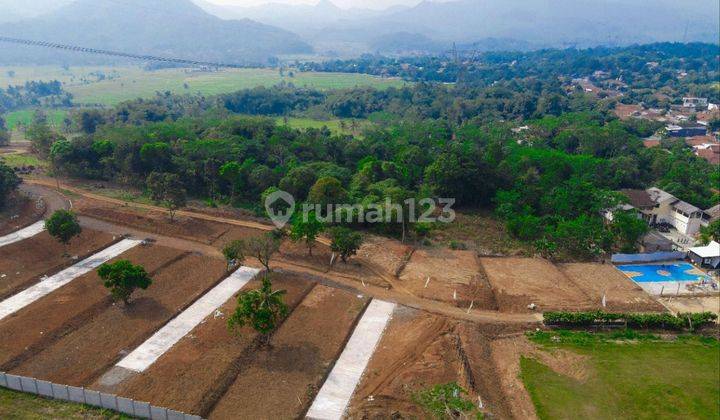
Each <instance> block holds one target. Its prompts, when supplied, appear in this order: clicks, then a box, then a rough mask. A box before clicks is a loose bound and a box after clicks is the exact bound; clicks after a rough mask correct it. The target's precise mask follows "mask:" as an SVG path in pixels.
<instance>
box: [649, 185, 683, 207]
mask: <svg viewBox="0 0 720 420" xmlns="http://www.w3.org/2000/svg"><path fill="white" fill-rule="evenodd" d="M646 191H647V193H648V195H650V198H651V199H652V200H653V201H654V202H655V203H658V204H659V203H664V202H666V201H678V199H677V198H675V196H674V195H672V194H670V193H667V192H665V191H663V190H661V189H660V188H657V187H650V188H648V189H647V190H646Z"/></svg>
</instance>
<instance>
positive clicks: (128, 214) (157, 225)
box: [79, 204, 262, 245]
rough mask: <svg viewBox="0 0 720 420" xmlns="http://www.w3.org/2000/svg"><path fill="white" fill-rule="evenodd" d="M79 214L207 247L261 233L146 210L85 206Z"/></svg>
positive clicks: (94, 205) (98, 205)
mask: <svg viewBox="0 0 720 420" xmlns="http://www.w3.org/2000/svg"><path fill="white" fill-rule="evenodd" d="M79 211H80V213H81V214H83V215H86V216H89V217H93V218H96V219H100V220H105V221H108V222H111V223H115V224H118V225H123V226H129V227H132V228H135V229H139V230H143V231H146V232H152V233H156V234H160V235H167V236H175V237H179V238H183V239H189V240H192V241H198V242H202V243H206V244H219V245H223V244H225V243H226V242H229V241H231V240H233V239H239V238H242V237H246V236H248V235H258V234H262V232H261V231H258V230H255V229H249V228H243V227H241V226H230V225H226V224H224V223H218V222H211V221H207V220H200V219H195V218H192V217H176V218H175V221H174V222H172V223H171V222H170V219H169V217H168V215H167V213H165V212H160V211H146V210H142V209H138V208H134V207H129V206H128V207H124V208H121V209H118V208H114V207H110V206H107V205H101V204H92V205H90V204H84V205H81V206H80V207H79Z"/></svg>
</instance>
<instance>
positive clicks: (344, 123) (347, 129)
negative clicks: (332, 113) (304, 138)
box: [275, 117, 372, 135]
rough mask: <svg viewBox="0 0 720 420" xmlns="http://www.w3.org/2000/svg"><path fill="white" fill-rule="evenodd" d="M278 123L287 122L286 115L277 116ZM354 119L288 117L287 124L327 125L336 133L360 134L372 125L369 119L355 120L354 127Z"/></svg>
mask: <svg viewBox="0 0 720 420" xmlns="http://www.w3.org/2000/svg"><path fill="white" fill-rule="evenodd" d="M275 120H276V121H277V124H278V125H283V124H285V118H284V117H277V118H276V119H275ZM352 123H353V120H350V119H342V120H339V119H337V120H327V121H325V120H314V119H311V118H292V117H288V119H287V124H288V125H289V126H290V127H292V128H298V129H307V128H318V129H319V128H323V127H327V128H328V129H329V130H330V131H331V132H333V133H335V134H354V135H358V134H359V133H361V132H362V131H363V130H364V129H365V128H367V127H369V126H371V125H372V123H371V122H370V121H367V120H355V127H356V128H355V129H353V125H352Z"/></svg>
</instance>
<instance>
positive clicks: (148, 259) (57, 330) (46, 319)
mask: <svg viewBox="0 0 720 420" xmlns="http://www.w3.org/2000/svg"><path fill="white" fill-rule="evenodd" d="M181 254H182V253H181V252H180V251H177V250H174V249H170V248H165V247H160V246H151V247H145V246H139V247H135V248H133V249H131V250H129V251H127V252H125V253H124V254H121V255H119V256H118V257H117V258H115V261H116V260H119V259H126V260H129V261H131V262H133V263H134V264H140V265H142V266H144V267H145V269H146V270H147V271H148V272H149V273H151V274H152V273H153V272H154V271H155V270H157V269H158V268H159V267H162V266H163V265H165V264H167V263H168V262H170V261H172V260H173V259H175V258H177V257H179V256H180V255H181ZM110 305H111V300H110V296H109V294H108V291H107V289H105V287H103V285H102V281H101V280H100V278H99V277H98V275H97V273H96V272H95V271H93V272H90V273H88V274H85V275H84V276H81V277H79V278H77V279H75V280H74V281H72V282H71V283H70V284H67V285H66V286H64V287H61V288H60V289H58V290H56V291H55V292H53V293H51V294H49V295H47V296H45V297H43V298H41V299H38V300H37V301H35V302H34V303H33V304H32V305H30V306H28V307H25V308H24V309H21V310H20V311H18V312H16V313H14V314H12V315H10V316H8V317H7V318H5V319H3V320H0V371H1V370H7V369H9V368H12V367H14V366H16V365H17V363H19V362H20V361H23V360H25V359H26V358H27V357H29V356H32V355H33V354H34V353H36V352H38V351H40V350H42V349H44V348H45V347H47V346H49V345H50V344H52V343H53V342H54V341H55V340H57V339H59V338H60V337H62V336H63V335H65V334H67V333H68V332H69V331H72V330H74V329H76V328H79V327H81V326H83V325H84V324H85V323H87V322H89V321H90V320H91V319H92V318H93V317H94V316H96V315H98V314H99V313H101V312H102V311H103V310H105V308H107V307H108V306H110Z"/></svg>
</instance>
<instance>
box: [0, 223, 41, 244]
mask: <svg viewBox="0 0 720 420" xmlns="http://www.w3.org/2000/svg"><path fill="white" fill-rule="evenodd" d="M44 230H45V221H44V220H41V221H39V222H35V223H33V224H32V225H30V226H28V227H26V228H24V229H20V230H18V231H16V232H13V233H9V234H7V235H5V236H2V237H0V247H3V246H5V245H10V244H14V243H15V242H20V241H22V240H23V239H28V238H32V237H33V236H35V235H37V234H38V233H40V232H42V231H44Z"/></svg>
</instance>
